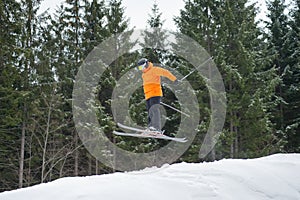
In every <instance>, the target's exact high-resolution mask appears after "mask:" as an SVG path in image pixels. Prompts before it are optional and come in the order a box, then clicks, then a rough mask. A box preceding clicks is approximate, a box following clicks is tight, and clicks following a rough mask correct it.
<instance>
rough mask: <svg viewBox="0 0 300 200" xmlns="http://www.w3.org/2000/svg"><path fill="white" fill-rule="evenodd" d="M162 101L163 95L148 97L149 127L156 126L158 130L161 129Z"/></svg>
mask: <svg viewBox="0 0 300 200" xmlns="http://www.w3.org/2000/svg"><path fill="white" fill-rule="evenodd" d="M160 101H161V97H159V96H158V97H151V98H149V99H147V101H146V102H147V111H148V127H154V128H155V129H157V130H161V119H160V109H159V106H160Z"/></svg>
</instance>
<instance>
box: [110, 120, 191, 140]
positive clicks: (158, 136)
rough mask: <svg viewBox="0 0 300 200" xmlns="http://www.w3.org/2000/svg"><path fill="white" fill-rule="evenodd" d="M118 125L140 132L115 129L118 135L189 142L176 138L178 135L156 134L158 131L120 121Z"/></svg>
mask: <svg viewBox="0 0 300 200" xmlns="http://www.w3.org/2000/svg"><path fill="white" fill-rule="evenodd" d="M118 126H119V127H120V128H124V129H127V130H131V131H135V132H138V133H124V132H119V131H114V132H113V133H114V134H116V135H122V136H131V137H140V138H156V139H164V140H173V141H176V142H187V140H186V138H176V137H170V136H167V135H163V134H156V132H151V131H147V130H144V129H140V128H134V127H130V126H126V125H124V124H120V123H118ZM163 132H164V131H163Z"/></svg>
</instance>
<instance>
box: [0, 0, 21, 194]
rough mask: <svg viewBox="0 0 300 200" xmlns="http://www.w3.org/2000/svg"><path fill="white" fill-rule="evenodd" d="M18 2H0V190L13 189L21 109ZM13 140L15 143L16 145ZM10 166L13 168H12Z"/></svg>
mask: <svg viewBox="0 0 300 200" xmlns="http://www.w3.org/2000/svg"><path fill="white" fill-rule="evenodd" d="M21 28H22V24H21V5H20V3H19V2H17V1H5V0H3V1H0V46H1V51H0V97H1V98H0V158H1V159H0V162H1V165H0V171H1V174H0V185H1V188H0V191H4V190H11V189H14V188H17V187H18V186H17V183H18V174H17V173H16V171H17V168H18V167H17V166H18V155H19V151H18V149H19V143H18V141H19V133H20V129H19V128H18V127H19V125H20V123H21V122H22V117H21V116H22V111H21V110H20V109H19V105H20V103H21V100H22V93H21V92H20V90H19V83H20V80H21V76H20V74H19V71H18V69H17V67H16V60H15V58H16V57H17V56H18V55H19V53H20V50H19V49H16V48H15V47H16V46H17V45H18V41H19V40H18V39H19V35H20V33H21ZM16 142H17V144H18V146H16ZM12 166H14V167H12Z"/></svg>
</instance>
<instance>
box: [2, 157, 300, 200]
mask: <svg viewBox="0 0 300 200" xmlns="http://www.w3.org/2000/svg"><path fill="white" fill-rule="evenodd" d="M0 199H1V200H60V199H61V200H77V199H79V200H94V199H95V200H96V199H97V200H98V199H99V200H120V199H122V200H169V199H170V200H195V199H197V200H200V199H201V200H202V199H204V200H206V199H209V200H210V199H213V200H215V199H217V200H235V199H238V200H241V199H243V200H248V199H249V200H260V199H272V200H274V199H275V200H277V199H278V200H294V199H295V200H299V199H300V154H275V155H271V156H268V157H263V158H257V159H243V160H242V159H224V160H220V161H216V162H211V163H197V164H194V163H193V164H190V163H179V164H172V165H167V164H166V165H164V166H162V167H160V168H157V167H152V168H147V169H144V170H141V171H134V172H118V173H114V174H107V175H98V176H89V177H70V178H61V179H58V180H55V181H53V182H49V183H44V184H40V185H36V186H32V187H28V188H23V189H18V190H14V191H7V192H2V193H0Z"/></svg>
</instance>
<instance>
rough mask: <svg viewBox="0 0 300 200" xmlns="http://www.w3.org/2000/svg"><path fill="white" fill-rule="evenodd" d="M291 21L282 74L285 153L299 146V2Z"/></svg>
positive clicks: (297, 0) (296, 4)
mask: <svg viewBox="0 0 300 200" xmlns="http://www.w3.org/2000/svg"><path fill="white" fill-rule="evenodd" d="M293 5H294V7H293V8H292V9H291V14H290V16H291V19H290V21H289V26H290V31H289V33H288V38H287V40H288V42H287V43H288V48H287V50H288V55H289V57H288V58H286V60H287V62H288V63H287V67H286V69H285V71H284V74H283V83H284V86H285V90H284V93H285V101H286V103H287V105H285V112H284V126H285V132H286V140H287V144H286V145H285V151H287V152H299V151H300V149H299V144H300V137H299V132H300V93H299V89H300V84H299V83H300V28H299V27H300V1H299V0H295V1H293Z"/></svg>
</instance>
